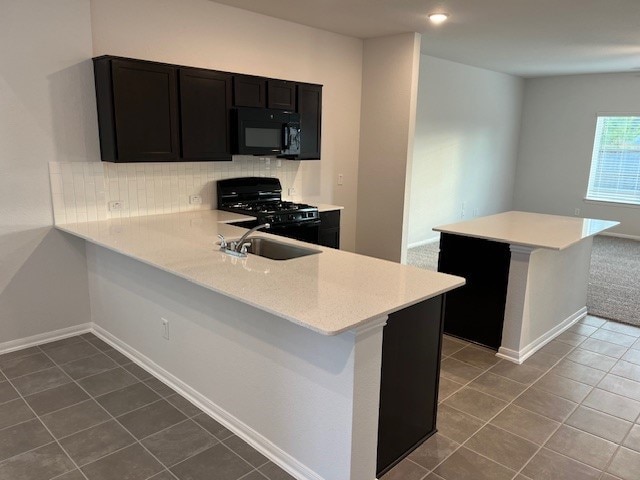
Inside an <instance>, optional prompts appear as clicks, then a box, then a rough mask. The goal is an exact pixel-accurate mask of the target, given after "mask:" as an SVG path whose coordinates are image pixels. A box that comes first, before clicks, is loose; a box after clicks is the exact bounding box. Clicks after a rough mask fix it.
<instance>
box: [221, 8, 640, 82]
mask: <svg viewBox="0 0 640 480" xmlns="http://www.w3.org/2000/svg"><path fill="white" fill-rule="evenodd" d="M215 1H216V2H218V3H222V4H225V5H231V6H234V7H238V8H242V9H245V10H250V11H253V12H257V13H262V14H265V15H269V16H272V17H277V18H281V19H285V20H290V21H292V22H296V23H301V24H304V25H309V26H312V27H317V28H321V29H323V30H329V31H332V32H336V33H341V34H344V35H349V36H354V37H359V38H370V37H378V36H384V35H391V34H396V33H402V32H419V33H421V34H422V53H424V54H427V55H432V56H435V57H440V58H445V59H448V60H452V61H455V62H460V63H465V64H467V65H475V66H478V67H482V68H487V69H490V70H495V71H498V72H504V73H509V74H513V75H519V76H523V77H539V76H549V75H567V74H578V73H597V72H622V71H634V70H636V71H637V70H640V0H259V1H256V0H215ZM434 11H445V12H447V13H449V14H450V18H449V20H448V21H447V22H445V23H444V24H442V25H438V26H435V25H431V24H429V23H428V22H427V20H426V14H427V13H430V12H434Z"/></svg>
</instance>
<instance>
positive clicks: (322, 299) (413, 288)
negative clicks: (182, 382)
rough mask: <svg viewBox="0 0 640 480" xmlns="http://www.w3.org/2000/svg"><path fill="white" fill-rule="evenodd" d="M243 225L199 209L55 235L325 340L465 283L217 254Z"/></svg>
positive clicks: (324, 255)
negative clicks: (185, 282)
mask: <svg viewBox="0 0 640 480" xmlns="http://www.w3.org/2000/svg"><path fill="white" fill-rule="evenodd" d="M245 218H246V217H244V216H243V215H237V214H232V213H229V212H221V211H217V210H200V211H194V212H187V213H175V214H166V215H149V216H144V217H132V218H127V219H121V220H118V219H111V220H103V221H98V222H87V223H67V224H62V225H56V228H58V229H60V230H62V231H65V232H68V233H71V234H73V235H76V236H78V237H81V238H84V239H85V240H87V241H88V242H91V243H94V244H96V245H100V246H102V247H105V248H108V249H110V250H113V251H116V252H119V253H121V254H123V255H126V256H128V257H131V258H132V259H135V260H138V261H141V262H144V263H146V264H149V265H152V266H154V267H157V268H159V269H161V270H164V271H166V272H169V273H172V274H174V275H177V276H179V277H182V278H184V279H186V280H188V281H190V282H192V283H195V284H197V285H201V286H203V287H205V288H208V289H210V290H213V291H215V292H219V293H221V294H224V295H226V296H229V297H231V298H234V299H236V300H238V301H240V302H244V303H247V304H249V305H252V306H254V307H257V308H259V309H261V310H264V311H266V312H269V313H272V314H274V315H277V316H279V317H282V318H285V319H287V320H289V321H291V322H294V323H296V324H298V325H302V326H304V327H306V328H309V329H311V330H314V331H316V332H318V333H321V334H324V335H336V334H339V333H342V332H344V331H347V330H351V329H353V328H355V327H357V326H359V325H361V324H364V323H365V322H367V321H369V320H372V319H374V318H376V317H380V316H381V315H385V314H388V313H391V312H394V311H397V310H401V309H402V308H404V307H406V306H409V305H413V304H415V303H418V302H420V301H422V300H426V299H428V298H431V297H434V296H436V295H440V294H442V293H444V292H447V291H449V290H452V289H454V288H457V287H459V286H462V285H463V284H464V279H463V278H460V277H455V276H452V275H446V274H442V273H436V272H431V271H427V270H421V269H418V268H415V267H410V266H406V265H400V264H397V263H393V262H389V261H386V260H379V259H376V258H372V257H366V256H363V255H357V254H354V253H349V252H344V251H340V250H334V249H331V248H325V247H319V246H317V245H313V248H316V249H319V250H321V251H322V252H321V253H319V254H316V255H309V256H306V257H301V258H296V259H292V260H285V261H277V260H270V259H268V258H263V257H259V256H256V255H251V254H250V255H249V256H248V257H246V258H236V257H233V256H230V255H227V254H225V253H222V252H220V251H219V250H218V247H217V246H216V245H215V244H214V243H215V242H216V241H217V235H218V234H219V233H220V234H222V235H224V236H225V237H227V239H233V238H238V237H239V236H241V235H242V234H243V233H244V232H246V229H244V228H239V227H234V226H231V225H227V224H226V223H228V222H233V221H240V220H242V219H245ZM258 235H261V236H270V237H273V238H275V239H277V240H279V241H282V242H288V243H294V244H300V243H301V242H297V241H295V240H290V239H286V238H284V237H276V236H272V235H268V234H266V233H263V232H259V233H258ZM304 245H306V246H309V245H308V244H304Z"/></svg>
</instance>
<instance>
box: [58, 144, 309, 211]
mask: <svg viewBox="0 0 640 480" xmlns="http://www.w3.org/2000/svg"><path fill="white" fill-rule="evenodd" d="M298 167H299V162H296V161H280V160H274V159H271V160H270V161H269V162H268V163H267V161H266V160H264V159H260V158H257V157H245V156H236V157H234V160H233V162H173V163H154V164H150V163H147V164H140V163H129V164H113V163H103V162H86V163H83V162H74V163H59V162H50V163H49V172H50V179H51V192H52V200H53V211H54V218H55V222H56V223H68V222H85V221H94V220H106V219H108V218H127V217H133V216H140V215H155V214H161V213H177V212H184V211H189V210H207V209H211V208H215V206H216V205H215V204H216V191H215V182H216V180H220V179H223V178H234V177H245V176H263V177H264V176H269V177H278V178H280V181H281V182H282V187H283V194H284V196H286V193H287V191H288V189H289V188H291V187H293V188H295V189H296V191H298V192H300V187H301V185H302V179H301V178H300V173H299V168H298ZM196 194H197V195H200V196H201V197H202V203H201V204H199V205H191V204H190V203H189V197H190V196H191V195H196ZM116 200H117V201H119V202H121V203H122V205H123V206H122V209H121V210H119V211H113V212H110V211H109V209H108V204H109V202H111V201H116Z"/></svg>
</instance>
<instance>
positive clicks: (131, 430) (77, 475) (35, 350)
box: [0, 334, 293, 480]
mask: <svg viewBox="0 0 640 480" xmlns="http://www.w3.org/2000/svg"><path fill="white" fill-rule="evenodd" d="M292 478H293V477H291V476H290V475H288V474H287V473H286V472H285V471H284V470H282V469H281V468H279V467H278V466H277V465H275V464H274V463H272V462H270V461H269V460H268V459H267V458H265V457H264V456H263V455H261V454H260V453H259V452H257V451H256V450H254V449H253V448H252V447H251V446H250V445H248V444H247V443H246V442H244V441H243V440H241V439H240V438H239V437H237V436H235V435H234V434H233V433H232V432H230V431H229V430H227V429H226V428H225V427H224V426H222V425H220V424H219V423H218V422H216V421H215V420H213V419H212V418H210V417H209V416H208V415H206V414H205V413H203V412H202V411H200V410H199V409H198V408H197V407H195V406H194V405H192V404H191V403H189V402H188V401H187V400H186V399H184V398H183V397H181V396H180V395H178V394H177V393H176V392H174V391H173V390H172V389H171V388H169V387H168V386H166V385H165V384H163V383H162V382H160V381H159V380H157V379H156V378H154V377H153V376H152V375H150V374H149V373H147V372H146V371H145V370H144V369H142V368H140V367H139V366H138V365H135V364H134V363H132V362H131V361H130V360H129V359H128V358H127V357H126V356H124V355H122V354H121V353H119V352H118V351H116V350H114V349H113V348H111V347H110V346H109V345H108V344H106V343H105V342H103V341H102V340H100V339H99V338H97V337H96V336H94V335H92V334H85V335H81V336H76V337H71V338H67V339H64V340H60V341H57V342H52V343H49V344H45V345H41V346H39V347H31V348H27V349H24V350H20V351H17V352H12V353H8V354H5V355H0V480H53V479H55V480H123V479H126V480H146V479H150V480H151V479H153V480H176V479H177V480H240V479H242V480H290V479H292Z"/></svg>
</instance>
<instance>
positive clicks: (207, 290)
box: [57, 210, 464, 480]
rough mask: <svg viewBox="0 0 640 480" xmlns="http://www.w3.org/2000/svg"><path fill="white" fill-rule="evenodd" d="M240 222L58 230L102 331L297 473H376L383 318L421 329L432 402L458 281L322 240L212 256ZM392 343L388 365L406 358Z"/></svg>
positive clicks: (222, 219)
mask: <svg viewBox="0 0 640 480" xmlns="http://www.w3.org/2000/svg"><path fill="white" fill-rule="evenodd" d="M243 219H247V218H246V217H243V216H241V215H237V214H232V213H228V212H219V211H215V210H213V211H196V212H188V213H179V214H167V215H155V216H145V217H134V218H128V219H121V220H113V219H112V220H105V221H99V222H88V223H81V224H63V225H57V228H59V229H60V230H63V231H65V232H68V233H70V234H73V235H76V236H79V237H81V238H84V239H85V240H86V241H87V261H88V270H89V278H88V281H89V290H90V296H91V308H92V320H93V323H94V326H95V327H94V328H95V331H96V333H97V334H98V335H99V336H101V337H102V338H103V339H105V340H106V341H108V342H109V343H111V344H112V345H113V346H115V347H117V348H118V349H120V350H121V351H122V352H123V353H125V354H127V355H129V356H130V357H131V358H133V359H135V360H136V361H137V362H138V363H139V364H141V365H142V366H144V367H145V368H147V369H149V370H150V371H152V372H153V373H154V374H156V375H157V376H159V377H160V378H161V379H162V380H163V381H165V382H166V383H168V384H169V385H170V386H172V387H174V388H175V389H176V390H177V391H179V392H180V393H182V394H183V395H185V396H186V397H187V398H189V399H190V400H192V401H193V402H194V403H196V404H197V405H198V406H200V407H201V408H202V409H204V410H205V411H207V412H208V413H209V414H211V415H212V416H214V417H215V418H216V419H218V420H219V421H220V422H221V423H223V424H224V425H225V426H227V427H228V428H230V429H231V430H232V431H234V432H235V433H236V434H238V435H240V436H241V437H242V438H244V439H245V440H247V441H248V442H249V443H251V444H252V445H253V446H254V447H255V448H257V449H258V450H260V451H262V452H263V453H264V454H266V455H267V456H268V457H269V458H270V459H272V460H274V461H275V462H276V463H278V464H280V465H281V466H282V467H283V468H285V469H286V470H288V471H289V472H290V473H292V474H293V475H294V476H296V478H300V479H318V480H319V479H326V480H334V479H335V480H347V479H352V480H360V479H362V480H365V479H366V480H372V479H373V478H375V475H376V472H378V471H380V461H379V457H380V456H379V452H378V449H379V446H380V444H381V442H380V441H379V440H378V433H379V431H378V422H379V421H380V424H381V425H383V424H387V425H388V424H390V423H393V422H394V421H397V420H402V415H403V413H404V412H403V411H402V410H401V409H395V410H392V411H391V413H390V414H388V415H386V416H383V415H382V411H381V407H380V405H381V402H382V403H383V404H384V403H385V402H386V404H388V405H391V406H397V404H394V402H397V400H398V396H397V394H394V393H393V392H392V393H391V395H390V396H389V397H388V398H387V397H385V393H384V392H385V388H384V384H385V382H384V381H383V380H382V377H383V376H384V369H385V360H383V356H384V352H383V343H384V342H385V341H386V340H385V338H384V334H383V332H384V331H385V330H387V329H386V328H385V327H384V326H385V324H386V323H387V322H388V323H389V327H392V326H393V328H391V330H389V331H390V332H391V333H390V335H389V337H390V339H389V342H392V343H393V344H395V345H397V343H398V341H399V340H402V329H403V327H404V326H407V328H416V329H418V330H420V331H422V332H423V333H424V332H427V333H426V336H424V337H423V338H424V339H425V340H426V341H427V342H428V343H429V348H427V349H424V350H425V352H426V354H427V355H428V358H429V361H428V362H425V363H424V364H423V365H422V367H423V368H424V369H425V373H426V375H425V376H427V377H430V378H431V379H432V383H431V387H430V389H429V390H430V392H428V393H429V394H430V396H431V400H433V401H435V399H436V397H435V396H436V394H437V373H438V369H439V359H440V352H439V349H440V339H441V319H442V316H441V313H442V309H441V305H442V301H443V296H444V294H445V293H446V292H448V291H450V290H451V289H454V288H456V287H459V286H461V285H462V284H463V283H464V280H463V279H461V278H458V277H454V276H451V275H444V274H438V273H435V272H427V271H423V270H419V269H416V268H412V267H407V266H403V265H399V264H395V263H392V262H387V261H383V260H378V259H374V258H369V257H364V256H361V255H356V254H352V253H349V252H343V251H339V250H335V249H331V248H324V247H318V246H313V247H314V248H317V249H319V250H320V253H318V254H314V255H309V256H306V257H301V258H297V259H292V260H286V261H274V260H270V259H267V258H262V257H260V256H256V255H249V256H248V257H246V258H238V257H233V256H230V255H227V254H225V253H223V252H220V251H219V250H218V248H217V246H216V245H215V242H216V240H217V235H218V234H222V235H224V236H225V237H226V238H227V239H233V238H238V237H240V236H241V235H242V234H243V233H244V232H245V231H246V230H245V229H242V228H239V227H235V226H232V225H229V223H235V222H238V221H241V220H243ZM258 235H259V236H264V237H268V238H269V237H272V236H270V235H268V234H266V233H262V232H260V233H259V234H258ZM276 239H277V240H278V241H282V242H288V243H292V244H296V245H304V246H307V247H309V246H310V245H308V244H301V243H300V242H296V241H294V240H289V239H284V238H282V237H276ZM414 310H415V311H417V313H418V314H422V313H424V312H426V314H428V315H430V317H427V318H426V319H424V320H423V321H418V322H416V321H415V318H414V317H415V315H414V313H413V312H414ZM165 324H166V325H167V327H165ZM413 332H414V331H413V330H409V331H408V332H407V334H408V335H407V336H408V340H412V339H414V338H415V337H416V335H414V333H413ZM166 337H168V338H166ZM412 343H415V342H411V341H408V342H407V345H408V346H409V345H410V344H412ZM386 352H388V355H387V356H388V357H389V358H388V359H387V361H386V364H387V365H390V366H392V367H394V366H395V367H397V365H402V362H403V361H405V359H404V358H403V350H402V349H398V348H397V347H395V348H394V345H391V346H390V347H389V348H387V349H386ZM423 355H424V354H423ZM425 358H426V357H425ZM398 362H400V363H398ZM387 377H388V378H390V379H391V380H393V378H394V376H393V375H387ZM387 383H388V382H387ZM405 383H406V382H405ZM418 383H420V382H418ZM381 390H382V394H381ZM387 390H389V389H387ZM391 390H393V389H391ZM400 393H401V394H402V393H403V392H400ZM381 396H382V399H381ZM385 398H387V400H385ZM409 400H411V399H409ZM433 408H434V410H433V412H435V404H434V405H433ZM424 410H427V409H424ZM387 411H389V410H387ZM398 415H400V417H397V416H398ZM382 430H384V429H383V428H382V427H381V431H382ZM395 433H396V432H392V435H391V436H393V434H395ZM405 433H406V432H405ZM430 433H432V432H430ZM382 440H383V441H384V439H382ZM421 440H423V439H422V438H416V439H415V441H414V443H415V444H419V442H420V441H421ZM387 442H388V441H387ZM391 443H393V442H391ZM413 446H415V445H411V446H410V447H413ZM391 453H392V455H391V457H389V456H388V455H387V458H392V460H390V461H391V463H393V462H394V461H395V460H394V458H395V457H393V455H397V454H398V452H391ZM403 453H404V452H400V454H403ZM383 467H385V468H386V467H388V464H386V465H383Z"/></svg>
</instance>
